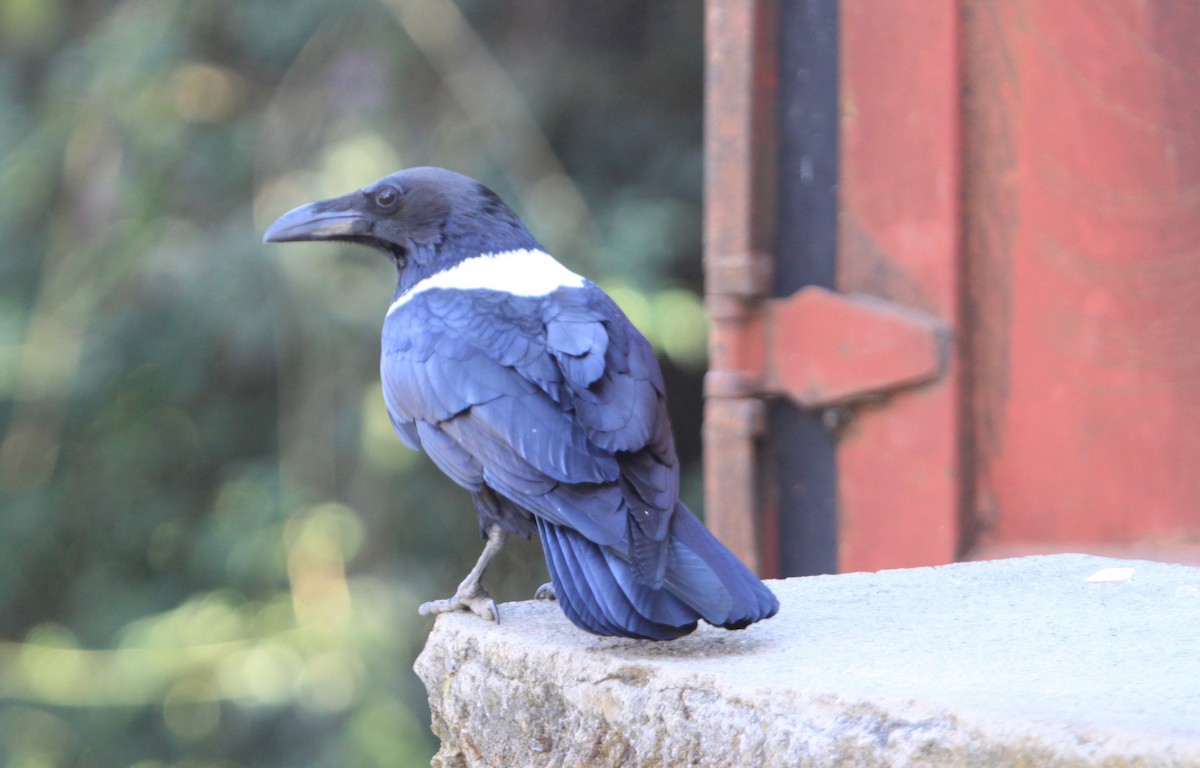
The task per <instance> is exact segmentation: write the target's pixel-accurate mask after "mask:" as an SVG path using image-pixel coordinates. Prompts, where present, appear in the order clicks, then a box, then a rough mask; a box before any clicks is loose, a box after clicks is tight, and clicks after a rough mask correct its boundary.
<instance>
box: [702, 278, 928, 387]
mask: <svg viewBox="0 0 1200 768" xmlns="http://www.w3.org/2000/svg"><path fill="white" fill-rule="evenodd" d="M747 288H749V286H747ZM750 294H751V291H749V290H747V291H745V292H743V291H739V290H734V291H729V292H722V291H720V290H718V291H716V292H710V293H709V295H708V308H709V313H710V317H711V319H712V325H713V327H712V338H711V341H710V345H709V346H710V350H711V352H712V360H711V368H710V371H709V373H708V375H707V376H706V377H705V382H704V384H705V394H706V395H707V396H709V397H756V396H760V395H785V396H787V397H790V398H791V399H792V400H794V401H795V402H796V403H798V404H799V405H801V406H803V407H806V408H820V407H828V406H835V405H843V404H847V403H851V402H854V401H856V400H862V399H865V398H871V397H878V396H881V395H884V394H887V393H889V392H892V391H894V390H897V389H900V388H903V387H909V386H914V385H918V384H923V383H926V382H930V381H934V380H936V379H937V378H939V377H940V376H941V374H942V372H943V371H944V370H945V369H946V364H947V358H948V354H949V339H950V329H949V328H948V327H947V326H946V324H945V323H943V322H942V321H940V320H938V319H937V318H935V317H933V316H932V315H928V314H925V313H922V312H917V311H914V310H910V309H907V308H905V307H901V306H899V305H897V304H894V303H892V302H889V301H886V300H884V299H880V298H876V297H873V296H867V295H861V294H842V293H836V292H834V291H830V290H827V289H825V288H820V287H817V286H808V287H805V288H803V289H801V290H799V291H797V292H796V293H794V294H792V295H791V296H788V297H786V298H781V299H755V298H754V297H753V296H752V295H750Z"/></svg>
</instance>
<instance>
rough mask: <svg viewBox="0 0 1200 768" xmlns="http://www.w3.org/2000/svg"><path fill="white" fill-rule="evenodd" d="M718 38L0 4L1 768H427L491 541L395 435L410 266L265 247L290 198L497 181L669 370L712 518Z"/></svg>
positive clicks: (592, 24) (151, 7)
mask: <svg viewBox="0 0 1200 768" xmlns="http://www.w3.org/2000/svg"><path fill="white" fill-rule="evenodd" d="M701 13H702V8H701V4H700V3H696V2H694V1H693V0H670V1H668V0H655V1H654V2H642V1H641V0H606V2H603V3H595V2H583V1H582V0H579V1H577V2H566V3H564V2H561V0H507V1H504V2H500V1H495V2H487V1H485V0H461V2H459V3H458V4H456V3H454V2H451V0H351V1H350V2H344V3H332V2H319V1H318V0H293V2H290V3H286V4H283V3H278V2H274V1H272V0H196V1H192V0H124V2H101V1H99V0H95V1H92V0H88V1H85V0H0V243H2V245H3V254H2V255H0V765H3V766H13V767H14V768H15V767H16V766H21V767H23V768H34V767H35V766H36V767H37V768H58V767H60V766H115V765H136V766H139V768H150V767H151V766H167V765H178V766H185V765H186V766H207V765H212V766H241V765H245V766H251V765H253V766H301V765H321V766H325V765H328V766H409V765H414V766H415V765H425V764H427V763H428V760H429V756H430V754H431V753H432V750H433V748H434V742H433V737H432V735H431V734H430V733H429V730H428V722H427V718H428V712H427V710H426V708H425V702H424V691H423V690H422V689H421V687H420V684H419V681H417V679H416V677H415V676H414V675H413V673H412V671H411V664H412V660H413V658H414V657H415V655H416V654H417V653H418V652H419V650H420V647H421V644H422V642H423V640H424V637H425V635H426V633H427V631H428V627H429V625H430V621H429V620H428V619H424V618H421V617H418V616H417V614H416V605H417V604H418V603H419V602H421V601H422V600H425V599H431V598H434V597H443V596H446V595H448V594H449V593H450V592H452V591H453V589H454V587H455V585H456V584H457V583H458V580H459V579H460V578H461V576H462V575H463V574H464V573H465V571H466V569H467V568H468V567H469V565H470V564H471V563H472V562H473V560H474V558H475V556H476V555H477V553H478V549H479V541H478V538H477V536H476V533H477V531H476V523H475V520H474V515H473V512H472V510H471V506H470V503H469V501H468V499H467V497H466V495H465V494H464V493H463V492H461V491H460V490H458V489H456V488H455V487H454V486H453V485H452V484H451V483H450V482H449V481H448V480H445V479H444V478H442V477H441V476H440V475H438V473H437V472H436V471H435V470H434V469H433V468H432V466H431V465H430V464H429V463H428V462H427V461H426V460H425V459H424V458H423V457H421V456H419V455H418V454H414V453H410V452H408V451H406V450H405V449H404V448H403V447H402V446H401V445H400V444H399V442H398V441H397V440H396V438H395V436H394V435H393V434H392V433H391V427H390V424H389V423H388V419H387V415H386V412H385V410H384V407H383V403H382V399H381V396H380V394H379V382H378V362H377V361H378V332H379V326H380V323H381V319H382V314H383V311H384V309H385V308H386V306H387V304H388V300H389V298H390V295H391V292H392V288H393V280H394V276H393V274H392V273H391V267H390V266H389V265H388V264H387V263H386V261H385V260H383V259H379V258H377V257H374V256H373V254H371V253H369V252H365V251H360V250H355V249H352V248H344V247H334V246H319V245H313V246H307V247H298V246H297V247H289V248H287V249H280V248H269V247H267V246H264V245H262V244H261V243H260V240H259V238H260V236H261V232H262V230H263V229H264V227H265V226H266V224H268V223H269V222H270V221H271V220H272V218H273V217H274V216H276V215H278V214H279V213H281V212H283V211H284V210H286V209H288V208H290V207H292V206H294V205H298V204H300V203H303V202H307V201H309V200H312V199H316V198H318V197H323V196H328V195H333V194H340V193H344V192H346V191H348V190H350V189H353V188H356V187H358V186H361V185H362V184H364V183H366V182H369V181H371V180H373V179H375V178H377V177H379V176H382V175H384V174H386V173H390V172H392V171H394V170H397V169H399V168H401V167H405V166H409V165H426V164H432V165H445V166H448V167H451V168H454V169H456V170H459V171H462V172H464V173H467V174H469V175H472V176H475V177H477V178H480V179H482V180H484V181H486V182H487V183H489V184H490V185H491V186H493V187H494V188H495V189H496V190H497V191H498V192H499V193H500V194H501V195H502V196H504V197H505V198H506V199H508V200H509V201H510V203H511V204H513V206H514V207H515V208H516V209H517V210H518V212H519V213H521V214H522V215H523V216H524V217H525V218H526V221H527V223H529V225H530V227H531V228H532V229H533V230H534V232H535V234H537V235H538V236H539V238H540V239H541V240H542V242H543V243H544V244H545V245H546V246H547V248H548V249H549V250H551V251H552V252H554V253H556V254H558V255H559V256H560V258H561V259H562V260H563V261H565V262H566V263H567V264H568V265H570V266H571V267H573V268H575V269H577V270H579V271H582V272H584V273H586V274H588V275H589V276H591V277H593V278H594V279H596V280H598V281H599V282H600V283H601V284H602V285H604V286H605V287H607V288H608V289H609V290H610V291H611V292H612V293H613V295H614V297H616V298H617V300H618V301H619V302H620V303H621V304H622V306H624V307H625V308H626V310H627V311H628V313H629V314H630V316H631V317H632V318H633V319H634V320H635V322H637V323H638V324H639V326H641V327H642V328H643V329H644V330H645V331H646V333H647V336H649V337H650V339H651V340H652V341H653V342H654V343H655V345H656V347H657V348H658V349H659V350H660V352H661V353H662V359H663V362H664V369H665V373H666V375H667V378H668V386H669V388H670V389H671V391H672V398H673V399H672V408H673V414H674V416H673V419H674V422H675V424H676V430H677V434H678V436H679V440H680V449H681V454H682V456H683V459H684V461H685V462H686V465H687V469H686V471H685V489H686V492H685V496H686V498H687V500H688V501H689V502H690V503H692V504H693V506H697V507H698V505H699V498H698V488H699V483H698V479H697V469H696V466H695V465H696V462H697V459H698V442H699V421H700V419H699V408H700V399H699V376H700V373H701V372H702V370H703V366H704V359H703V358H704V319H703V315H702V312H701V309H700V303H699V298H698V295H697V289H698V282H699V231H700V230H699V196H700V183H701V155H700V133H701V111H700V98H701V68H702V49H701V46H702V42H701V38H702V34H701V24H702V18H701ZM544 579H545V573H544V566H543V565H542V562H541V554H540V549H539V548H538V546H537V544H536V542H533V543H524V542H518V543H516V544H514V545H512V546H511V548H510V551H509V552H507V553H506V554H505V555H503V556H502V557H501V559H500V561H498V563H497V565H496V567H495V568H494V569H493V573H491V574H489V583H490V586H491V587H492V591H493V594H495V595H496V596H497V597H498V598H499V599H502V600H513V599H525V598H527V597H528V596H529V595H530V594H531V593H532V590H533V588H534V587H535V586H536V585H537V584H538V583H540V582H541V581H542V580H544Z"/></svg>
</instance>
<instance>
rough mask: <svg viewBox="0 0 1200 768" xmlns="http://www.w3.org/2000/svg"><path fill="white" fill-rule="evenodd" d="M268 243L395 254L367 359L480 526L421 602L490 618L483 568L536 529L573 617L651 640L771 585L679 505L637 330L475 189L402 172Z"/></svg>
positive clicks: (281, 223) (657, 388)
mask: <svg viewBox="0 0 1200 768" xmlns="http://www.w3.org/2000/svg"><path fill="white" fill-rule="evenodd" d="M263 239H264V240H265V241H267V242H287V241H295V240H338V241H345V242H351V243H359V244H361V245H367V246H371V247H373V248H375V249H377V250H379V251H382V252H383V253H384V254H386V255H387V256H388V257H389V258H390V259H391V260H392V262H393V263H394V264H395V265H396V272H397V275H398V280H397V286H396V294H395V298H394V299H393V300H392V304H391V306H390V307H389V308H388V311H387V316H386V317H385V318H384V322H383V349H382V355H381V362H380V372H381V375H382V379H383V395H384V398H385V399H386V401H387V407H388V412H389V413H390V414H391V418H392V424H393V425H394V426H395V428H396V432H397V434H399V436H400V439H401V440H403V441H404V443H405V444H406V445H408V446H409V447H410V448H413V449H420V450H423V451H425V453H427V454H428V455H429V457H430V458H431V459H433V461H434V463H435V464H437V466H438V467H439V468H440V469H441V470H442V471H443V472H445V473H446V474H447V475H449V476H450V478H451V479H452V480H454V481H455V482H456V483H458V484H459V485H461V486H462V487H464V488H466V489H467V490H468V491H470V492H471V497H472V499H473V500H474V502H475V510H476V512H478V513H479V524H480V528H481V531H482V533H483V536H484V538H485V539H486V541H487V544H486V546H485V547H484V550H483V554H482V555H481V556H480V558H479V561H478V562H477V563H476V564H475V567H474V568H473V569H472V570H471V572H470V573H469V574H468V575H467V578H466V579H465V580H464V581H463V582H462V584H461V585H459V587H458V590H457V592H456V593H455V595H454V596H453V597H451V598H449V599H448V600H439V601H435V602H431V603H426V604H424V605H422V606H421V609H420V610H421V613H423V614H428V613H440V612H443V611H449V610H455V609H464V610H470V611H473V612H475V613H476V614H479V615H480V616H483V617H484V618H487V619H491V620H498V618H499V617H498V615H497V611H496V606H495V603H494V602H493V601H492V599H491V598H490V597H489V596H488V593H487V592H486V591H485V590H484V589H483V586H482V585H481V583H480V581H481V579H482V577H483V574H484V571H485V570H486V569H487V566H488V563H489V562H490V561H491V559H492V557H493V556H494V555H495V554H496V553H497V552H498V551H499V550H500V548H501V547H502V546H503V544H504V540H505V538H506V537H507V536H508V535H509V534H512V533H516V534H520V535H522V536H525V537H528V536H529V535H530V534H532V532H533V531H534V529H535V528H536V529H537V532H538V534H539V536H540V538H541V542H542V548H543V551H544V552H545V555H546V565H547V566H548V567H549V570H550V579H551V583H550V584H549V585H546V587H544V588H543V590H539V593H541V594H542V595H543V596H554V597H557V600H558V603H559V605H560V606H562V610H563V612H564V613H565V614H566V615H567V617H568V618H569V619H570V620H571V621H572V622H574V623H575V624H576V625H577V626H579V627H581V628H583V629H585V630H587V631H589V632H594V633H596V634H598V635H620V636H624V637H636V638H648V639H652V640H666V639H671V638H675V637H680V636H681V635H685V634H687V633H688V632H691V631H692V630H693V629H695V628H696V622H697V620H698V619H704V620H705V621H707V622H709V623H710V624H714V625H716V626H720V627H725V628H727V629H741V628H743V627H745V626H747V625H748V624H750V623H752V622H755V621H759V620H760V619H765V618H767V617H769V616H772V615H774V614H775V612H776V611H777V610H778V609H779V601H778V600H777V599H776V597H775V595H774V594H772V592H771V591H770V590H769V589H767V587H766V586H765V585H764V584H763V583H762V582H761V581H759V580H758V578H756V577H755V576H754V574H752V573H751V572H750V571H749V570H748V569H747V568H746V567H745V566H744V565H743V564H742V563H741V562H739V561H738V559H737V558H736V557H734V556H733V554H732V553H730V552H729V550H727V549H726V548H725V547H724V546H722V545H721V543H720V542H718V541H717V540H716V538H714V537H713V536H712V534H710V533H709V532H708V530H707V529H705V527H704V526H703V524H701V523H700V521H699V520H697V519H696V517H695V515H693V514H692V512H691V510H689V509H688V508H687V507H685V506H684V505H683V503H682V502H680V501H679V497H678V496H679V462H678V459H677V457H676V454H675V445H674V438H673V437H672V435H671V427H670V424H669V423H668V421H667V409H666V392H664V389H663V380H662V373H661V372H660V371H659V368H658V363H657V361H656V360H655V359H654V353H653V351H652V350H651V348H650V344H649V343H648V342H647V341H646V339H645V338H644V337H643V336H642V335H641V334H640V333H639V332H638V331H637V329H636V328H634V327H633V325H632V324H631V323H630V322H629V320H628V319H626V317H625V315H624V314H623V313H622V312H621V310H620V309H618V308H617V305H616V304H615V303H614V302H613V301H612V299H611V298H609V297H608V295H607V294H605V293H604V292H603V291H601V290H600V289H599V288H598V287H597V286H596V285H595V284H594V283H592V282H590V281H589V280H587V279H585V278H583V277H580V276H579V275H577V274H575V273H574V272H571V271H570V270H568V269H567V268H566V267H564V266H563V265H562V264H560V263H559V262H557V261H555V260H554V258H553V257H551V256H550V255H549V254H547V253H546V252H545V251H543V250H542V248H541V247H540V246H539V245H538V242H537V240H535V239H534V237H533V235H532V234H530V232H529V230H528V229H526V228H525V225H524V224H522V223H521V220H520V219H519V218H517V216H516V214H515V213H513V211H512V210H511V209H510V208H509V207H508V206H507V205H505V204H504V202H503V201H501V199H500V198H499V197H498V196H497V195H496V194H495V193H494V192H492V191H491V190H490V189H488V188H487V187H485V186H484V185H482V184H480V183H479V182H477V181H475V180H474V179H470V178H467V177H466V176H462V175H460V174H457V173H454V172H452V171H447V170H443V169H441V168H411V169H409V170H405V171H401V172H399V173H395V174H393V175H391V176H388V177H386V178H383V179H380V180H379V181H377V182H375V183H374V184H371V185H370V186H368V187H365V188H364V189H361V190H359V191H357V192H352V193H350V194H348V195H346V196H344V197H338V198H334V199H332V200H323V201H320V202H316V203H311V204H309V205H305V206H301V207H299V208H297V209H295V210H293V211H291V212H289V213H287V214H284V215H283V216H282V217H280V218H279V220H278V221H276V222H275V223H274V224H272V225H271V227H270V229H268V230H267V232H266V235H265V236H264V238H263Z"/></svg>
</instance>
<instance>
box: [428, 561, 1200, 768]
mask: <svg viewBox="0 0 1200 768" xmlns="http://www.w3.org/2000/svg"><path fill="white" fill-rule="evenodd" d="M1113 566H1124V567H1132V568H1134V575H1133V577H1132V578H1131V579H1129V580H1127V581H1123V582H1116V583H1100V584H1096V583H1087V582H1086V581H1085V579H1086V578H1087V577H1088V576H1090V575H1091V574H1093V573H1094V572H1096V571H1098V570H1100V569H1101V568H1105V567H1113ZM771 586H772V588H773V589H775V590H776V593H777V594H778V595H779V597H780V599H781V601H782V604H783V607H782V609H781V611H780V614H779V615H778V616H776V617H775V618H774V619H771V620H770V621H767V622H764V623H761V624H758V625H755V626H753V627H751V628H749V629H747V630H744V631H742V632H726V631H723V630H716V629H712V628H710V627H703V628H702V629H700V630H698V631H697V632H696V633H695V634H693V635H690V636H688V637H686V638H683V639H680V640H676V641H673V642H668V643H650V642H641V641H630V640H614V639H605V638H598V637H593V636H591V635H588V634H585V633H583V632H581V631H579V630H577V629H575V628H574V627H573V626H571V625H570V624H569V623H568V622H567V620H566V619H565V618H564V617H563V616H562V614H561V612H560V611H559V609H558V607H557V606H555V605H553V604H550V603H536V602H524V603H510V604H506V605H503V606H501V612H502V617H503V623H502V624H500V625H498V626H497V625H495V624H491V623H488V622H484V621H481V620H480V619H478V618H477V617H475V616H470V615H466V614H456V615H444V616H441V617H440V618H439V619H438V621H437V623H436V625H435V627H434V630H433V632H432V634H431V635H430V637H429V641H428V643H427V644H426V647H425V651H424V652H423V653H422V654H421V656H420V658H419V659H418V660H417V665H416V669H417V673H418V674H419V675H420V677H421V679H422V680H423V681H424V682H425V686H426V688H427V689H428V691H429V701H430V706H431V709H432V710H433V728H434V732H435V733H436V734H437V735H438V737H439V738H441V740H442V748H441V751H440V752H439V753H438V755H437V757H436V758H435V759H434V764H435V765H439V766H445V767H447V768H449V767H451V766H454V767H458V766H624V765H638V766H642V765H645V766H826V765H829V766H832V765H838V766H847V765H849V766H858V765H863V766H873V765H879V766H884V765H886V766H895V765H912V766H926V765H928V766H962V765H979V766H1013V765H1030V766H1033V765H1036V766H1043V765H1046V766H1059V765H1061V766H1085V765H1104V766H1123V765H1137V766H1157V765H1164V766H1165V765H1195V766H1200V569H1197V568H1186V567H1183V566H1171V565H1163V564H1159V563H1148V562H1127V561H1117V560H1110V559H1103V558H1095V557H1088V556H1083V555H1056V556H1049V557H1030V558H1022V559H1015V560H1003V561H993V562H983V563H961V564H956V565H950V566H945V567H940V568H917V569H912V570H904V571H885V572H881V573H874V574H846V575H840V576H820V577H813V578H804V579H788V580H786V581H779V582H772V584H771Z"/></svg>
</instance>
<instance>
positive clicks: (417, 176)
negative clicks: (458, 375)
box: [263, 168, 538, 272]
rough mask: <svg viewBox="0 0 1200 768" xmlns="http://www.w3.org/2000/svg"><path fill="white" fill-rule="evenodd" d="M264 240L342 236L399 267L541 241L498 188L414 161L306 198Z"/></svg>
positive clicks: (418, 267) (428, 266)
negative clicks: (342, 191) (343, 189)
mask: <svg viewBox="0 0 1200 768" xmlns="http://www.w3.org/2000/svg"><path fill="white" fill-rule="evenodd" d="M263 240H264V241H265V242H268V243H282V242H292V241H296V240H337V241H342V242H350V243H358V244H360V245H368V246H371V247H372V248H377V249H379V250H381V251H383V252H384V253H386V254H388V255H389V256H390V257H391V258H392V260H393V261H395V262H396V266H397V268H399V269H401V270H405V269H406V268H409V267H412V268H414V270H415V271H420V272H427V271H436V270H437V269H439V268H444V267H446V266H450V265H451V264H453V263H454V262H456V261H459V260H461V259H465V258H471V257H472V256H478V255H479V254H481V253H495V252H500V251H508V250H514V249H517V248H536V247H538V246H537V241H536V240H535V239H534V238H533V235H531V234H530V233H529V230H527V229H526V228H525V225H524V224H522V223H521V220H520V219H519V218H517V215H516V214H515V213H513V212H512V209H510V208H509V207H508V206H507V205H505V204H504V202H503V201H502V200H501V199H500V198H499V197H498V196H497V195H496V193H495V192H493V191H492V190H490V189H488V188H487V187H485V186H484V185H483V184H480V183H479V182H478V181H475V180H474V179H471V178H468V177H466V176H463V175H462V174H459V173H454V172H453V171H447V170H445V169H443V168H409V169H408V170H404V171H400V172H398V173H393V174H392V175H391V176H385V177H384V178H382V179H380V180H379V181H377V182H375V183H374V184H370V185H368V186H366V187H363V188H362V189H360V190H358V191H357V192H351V193H350V194H348V195H344V196H342V197H335V198H333V199H330V200H321V201H318V202H315V203H309V204H308V205H302V206H300V207H299V208H296V209H295V210H292V211H289V212H288V213H285V214H284V215H283V216H280V217H279V219H278V220H277V221H276V222H275V223H274V224H272V225H271V226H270V227H269V228H268V229H267V232H266V234H265V235H264V236H263Z"/></svg>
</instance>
